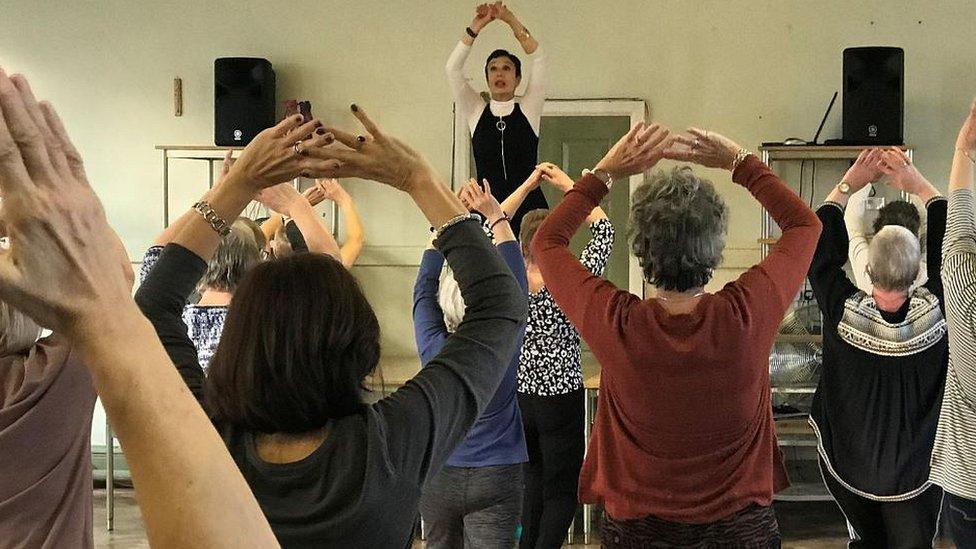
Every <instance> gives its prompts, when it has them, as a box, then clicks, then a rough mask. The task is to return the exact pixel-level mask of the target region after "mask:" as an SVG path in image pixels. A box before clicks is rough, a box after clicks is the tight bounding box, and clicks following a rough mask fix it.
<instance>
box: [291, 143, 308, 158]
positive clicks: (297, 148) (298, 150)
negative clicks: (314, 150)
mask: <svg viewBox="0 0 976 549" xmlns="http://www.w3.org/2000/svg"><path fill="white" fill-rule="evenodd" d="M292 148H293V149H295V154H296V155H298V156H303V155H304V154H305V149H303V148H302V142H301V141H295V144H294V145H293V146H292Z"/></svg>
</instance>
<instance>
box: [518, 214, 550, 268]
mask: <svg viewBox="0 0 976 549" xmlns="http://www.w3.org/2000/svg"><path fill="white" fill-rule="evenodd" d="M547 217H549V210H547V209H545V208H539V209H536V210H531V211H529V212H526V214H525V215H524V216H523V217H522V224H521V225H520V226H519V246H521V247H522V257H524V258H525V259H529V258H530V256H531V255H532V254H531V252H530V250H531V247H532V239H533V238H535V233H536V232H537V231H538V230H539V226H540V225H542V222H543V221H545V220H546V218H547Z"/></svg>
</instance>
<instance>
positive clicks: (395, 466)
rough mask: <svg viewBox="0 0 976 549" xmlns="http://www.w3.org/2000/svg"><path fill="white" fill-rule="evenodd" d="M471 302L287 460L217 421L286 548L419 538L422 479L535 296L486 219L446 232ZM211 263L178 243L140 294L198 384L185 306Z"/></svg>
mask: <svg viewBox="0 0 976 549" xmlns="http://www.w3.org/2000/svg"><path fill="white" fill-rule="evenodd" d="M435 245H436V246H437V248H438V249H439V250H440V251H441V252H442V253H443V254H444V257H445V259H446V260H447V262H448V264H449V265H450V266H451V268H452V269H453V270H454V276H455V278H456V280H457V282H458V285H459V286H460V289H461V294H462V296H463V298H464V301H465V303H467V304H468V306H467V308H466V313H465V317H464V320H463V322H462V323H461V324H460V325H459V326H458V329H457V331H456V332H455V333H454V334H453V335H452V336H451V337H450V338H449V339H448V341H447V343H446V344H445V345H444V348H443V349H442V350H441V352H440V353H439V354H438V355H437V356H436V357H435V358H434V359H432V360H431V362H430V363H429V364H428V365H427V366H426V367H425V368H424V369H423V370H422V371H421V372H420V373H418V374H417V375H416V376H415V377H414V378H413V379H411V380H410V381H408V382H407V383H406V384H405V385H404V386H403V387H402V388H400V389H399V390H398V391H397V392H395V393H393V394H392V395H390V396H389V397H387V398H384V399H383V400H380V401H379V402H377V403H376V404H373V405H372V406H369V407H367V408H366V409H365V411H364V412H363V413H361V414H357V415H352V416H347V417H343V418H339V419H335V420H333V421H332V422H331V423H330V424H329V425H328V431H327V433H328V434H327V437H326V440H325V442H323V443H322V445H321V446H320V447H319V448H318V449H317V450H315V451H314V452H313V453H312V454H311V455H309V456H308V457H307V458H305V459H303V460H301V461H298V462H295V463H289V464H284V465H281V464H271V463H267V462H264V461H263V460H261V459H260V458H259V457H258V455H257V452H256V450H255V446H254V437H253V435H252V433H248V432H244V431H242V430H241V429H238V428H235V427H234V426H232V425H218V426H217V427H218V429H219V430H220V431H221V433H222V434H223V435H224V438H225V441H226V443H227V446H228V448H229V450H230V453H231V455H232V456H233V457H234V460H235V461H236V462H237V464H238V466H239V467H240V469H241V472H242V473H243V474H244V478H245V479H247V482H248V484H249V485H250V487H251V489H252V490H253V491H254V495H255V496H256V497H257V500H258V502H259V503H260V504H261V507H262V509H263V510H264V513H265V516H267V517H268V521H269V522H270V523H271V528H272V530H274V532H275V535H276V536H277V537H278V541H279V542H281V544H282V546H284V547H409V546H410V542H411V533H412V530H413V523H414V520H415V519H416V516H417V502H418V500H419V498H420V491H421V486H422V485H423V484H424V483H425V482H427V480H428V479H429V478H431V477H433V475H434V474H436V473H437V472H438V471H439V470H440V468H441V466H442V465H443V464H444V462H445V460H446V459H447V457H448V456H449V455H450V454H451V452H452V451H453V450H454V448H455V447H456V446H457V444H458V443H459V442H461V440H462V439H463V438H464V436H465V434H466V433H467V431H468V429H469V428H470V427H471V425H472V424H474V422H475V420H476V419H477V418H478V416H479V415H480V414H481V412H482V411H483V410H484V409H485V407H486V406H487V404H488V402H489V400H490V399H491V397H492V395H493V394H494V392H495V389H496V387H497V386H498V383H499V382H500V380H501V378H502V376H503V374H504V372H505V369H506V367H507V365H508V358H509V357H511V355H512V353H513V352H514V351H515V349H514V345H515V341H516V336H517V334H518V331H519V326H520V324H521V323H522V322H524V321H525V316H526V313H527V306H526V299H525V296H524V295H523V293H522V291H521V289H520V288H519V286H518V284H517V283H516V281H515V279H514V277H513V276H512V274H511V271H510V270H509V268H508V266H506V265H505V263H504V262H503V261H502V259H501V257H500V256H499V255H498V252H497V251H496V250H495V247H494V246H492V245H491V242H490V241H489V240H488V238H487V237H486V236H485V234H484V232H483V231H482V230H481V227H480V226H479V225H478V223H477V222H476V221H465V222H463V223H459V224H457V225H455V226H453V227H451V228H450V229H448V230H447V231H445V233H444V235H442V236H441V237H440V238H439V239H438V240H437V241H436V242H435ZM206 266H207V265H206V263H205V262H204V261H203V260H202V259H201V258H200V257H198V256H196V255H195V254H193V253H192V252H190V251H188V250H186V249H185V248H183V247H181V246H179V245H176V244H170V245H169V246H167V247H166V249H165V250H164V251H163V254H162V255H161V257H160V259H159V262H158V263H157V265H156V267H155V268H154V269H153V271H152V273H150V275H149V277H148V278H147V279H146V281H145V282H144V283H143V285H142V286H141V287H140V288H139V292H138V293H137V294H136V301H137V302H138V303H139V305H140V307H141V308H142V310H143V312H144V313H145V314H146V316H147V317H148V318H149V319H150V320H151V321H152V322H153V324H154V325H155V326H156V330H157V332H159V333H160V338H161V339H162V341H163V344H164V346H165V347H166V348H167V351H168V352H169V354H170V356H171V357H172V358H173V360H174V362H175V363H176V366H177V368H178V369H179V370H180V372H181V373H182V374H183V376H184V379H185V380H186V381H187V383H188V385H189V386H190V387H191V389H194V393H195V394H197V395H198V396H200V395H202V390H201V386H202V380H203V371H202V370H201V369H200V366H199V364H197V362H196V360H197V358H196V353H195V352H194V350H193V344H192V342H191V341H190V340H189V338H188V337H187V336H186V326H185V325H183V320H182V316H181V314H180V313H181V312H182V308H183V304H184V303H185V301H186V297H187V295H189V292H191V291H192V290H193V287H194V285H195V284H196V283H197V281H198V280H199V278H200V277H201V276H202V275H203V273H204V271H205V270H206Z"/></svg>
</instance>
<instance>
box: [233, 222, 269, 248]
mask: <svg viewBox="0 0 976 549" xmlns="http://www.w3.org/2000/svg"><path fill="white" fill-rule="evenodd" d="M237 220H238V221H240V222H241V223H242V224H244V225H246V226H247V228H249V229H251V233H253V234H254V241H255V242H257V244H258V248H260V249H262V250H263V249H264V247H265V246H267V245H268V238H267V237H266V236H264V231H262V230H261V224H260V223H258V222H257V221H255V220H253V219H251V218H249V217H238V218H237Z"/></svg>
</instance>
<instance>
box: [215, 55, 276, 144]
mask: <svg viewBox="0 0 976 549" xmlns="http://www.w3.org/2000/svg"><path fill="white" fill-rule="evenodd" d="M274 124H275V73H274V70H273V69H272V68H271V63H270V62H269V61H268V60H267V59H260V58H256V57H220V58H217V59H215V60H214V144H216V145H218V146H238V147H243V146H245V145H247V144H248V143H250V142H251V140H252V139H254V136H256V135H257V134H258V133H260V132H261V130H264V129H266V128H270V127H271V126H274Z"/></svg>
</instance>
